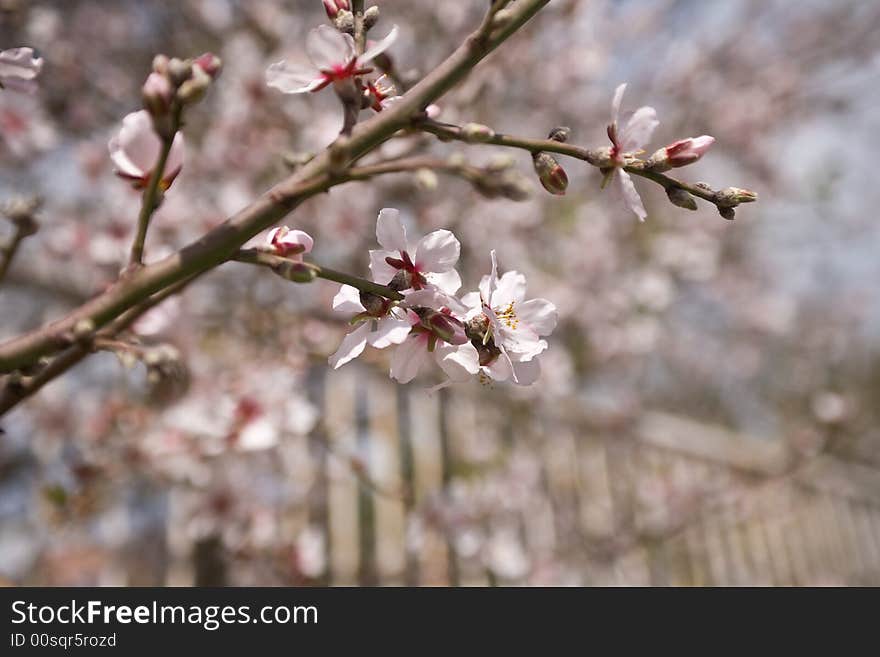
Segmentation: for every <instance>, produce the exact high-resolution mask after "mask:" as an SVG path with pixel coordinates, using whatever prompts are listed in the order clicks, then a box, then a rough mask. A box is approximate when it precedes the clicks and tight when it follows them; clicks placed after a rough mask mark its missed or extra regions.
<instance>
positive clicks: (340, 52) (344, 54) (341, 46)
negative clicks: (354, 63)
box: [306, 25, 355, 70]
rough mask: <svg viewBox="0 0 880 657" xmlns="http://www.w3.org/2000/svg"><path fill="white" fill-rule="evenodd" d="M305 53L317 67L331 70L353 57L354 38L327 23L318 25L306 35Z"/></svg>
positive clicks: (346, 62)
mask: <svg viewBox="0 0 880 657" xmlns="http://www.w3.org/2000/svg"><path fill="white" fill-rule="evenodd" d="M306 53H307V54H308V56H309V59H311V60H312V64H314V65H315V66H316V67H317V68H318V69H320V70H328V69H330V70H332V69H333V67H334V65H335V66H345V65H347V64H348V63H349V62H350V61H351V60H352V59H353V58H354V56H355V50H354V39H352V38H351V36H350V35H348V34H343V33H342V32H340V31H339V30H337V29H336V28H334V27H330V26H329V25H319V26H318V27H316V28H313V29H311V30H309V34H308V36H306Z"/></svg>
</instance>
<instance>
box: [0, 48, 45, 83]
mask: <svg viewBox="0 0 880 657" xmlns="http://www.w3.org/2000/svg"><path fill="white" fill-rule="evenodd" d="M42 69H43V58H42V57H34V50H33V48H12V49H11V50H3V51H0V89H4V88H9V89H15V90H16V91H24V92H28V93H30V92H32V91H35V90H36V88H37V82H36V78H37V76H38V75H39V74H40V71H41V70H42Z"/></svg>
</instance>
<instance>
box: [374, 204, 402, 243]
mask: <svg viewBox="0 0 880 657" xmlns="http://www.w3.org/2000/svg"><path fill="white" fill-rule="evenodd" d="M376 240H377V241H378V242H379V245H380V246H381V247H382V248H383V249H387V250H388V251H406V250H408V249H409V247H408V246H407V243H406V228H404V226H403V222H402V221H401V220H400V212H399V211H398V210H395V209H394V208H383V209H381V210H380V211H379V216H378V218H377V219H376Z"/></svg>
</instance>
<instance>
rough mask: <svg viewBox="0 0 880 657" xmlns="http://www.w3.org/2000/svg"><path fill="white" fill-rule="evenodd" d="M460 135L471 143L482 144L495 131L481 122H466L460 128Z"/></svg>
mask: <svg viewBox="0 0 880 657" xmlns="http://www.w3.org/2000/svg"><path fill="white" fill-rule="evenodd" d="M461 136H462V137H464V140H465V141H467V142H470V143H472V144H482V143H485V142H487V141H489V140H490V139H492V137H494V136H495V131H494V130H492V128H490V127H489V126H487V125H482V124H481V123H466V124H465V125H464V126H463V127H462V129H461Z"/></svg>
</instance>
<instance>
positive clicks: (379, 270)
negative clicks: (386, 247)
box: [370, 251, 400, 285]
mask: <svg viewBox="0 0 880 657" xmlns="http://www.w3.org/2000/svg"><path fill="white" fill-rule="evenodd" d="M398 255H400V254H398V252H397V251H370V274H371V276H372V278H373V282H375V283H381V284H382V285H387V284H388V283H390V282H391V279H392V278H394V275H395V274H396V273H397V270H396V269H395V268H394V267H392V266H391V265H389V264H388V263H387V262H385V258H397V257H398Z"/></svg>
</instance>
